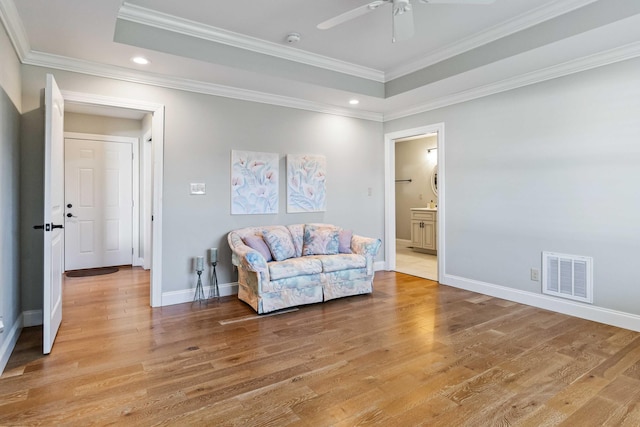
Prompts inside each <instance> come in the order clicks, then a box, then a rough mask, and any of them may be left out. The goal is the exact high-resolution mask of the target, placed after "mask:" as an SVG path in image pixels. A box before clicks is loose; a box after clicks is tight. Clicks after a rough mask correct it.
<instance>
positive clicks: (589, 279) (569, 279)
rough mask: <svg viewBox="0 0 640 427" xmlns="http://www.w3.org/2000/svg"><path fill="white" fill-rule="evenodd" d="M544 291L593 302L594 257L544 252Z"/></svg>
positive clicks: (558, 295) (549, 293) (548, 293)
mask: <svg viewBox="0 0 640 427" xmlns="http://www.w3.org/2000/svg"><path fill="white" fill-rule="evenodd" d="M542 293H545V294H547V295H554V296H557V297H562V298H569V299H572V300H576V301H582V302H588V303H589V304H591V303H593V258H591V257H587V256H579V255H567V254H558V253H554V252H543V253H542Z"/></svg>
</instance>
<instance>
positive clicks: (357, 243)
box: [351, 234, 382, 258]
mask: <svg viewBox="0 0 640 427" xmlns="http://www.w3.org/2000/svg"><path fill="white" fill-rule="evenodd" d="M381 244H382V241H381V240H380V239H374V238H371V237H364V236H358V235H356V234H354V235H353V237H352V238H351V250H352V251H353V253H354V254H358V255H365V256H366V255H369V256H371V257H372V258H374V257H375V256H376V255H378V250H380V245H381Z"/></svg>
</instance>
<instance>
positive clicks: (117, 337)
mask: <svg viewBox="0 0 640 427" xmlns="http://www.w3.org/2000/svg"><path fill="white" fill-rule="evenodd" d="M148 302H149V276H148V274H147V273H145V272H144V271H142V270H140V269H137V268H134V269H123V270H121V271H120V272H118V273H116V274H112V275H107V276H98V277H88V278H74V279H66V280H65V284H64V318H63V323H62V326H61V328H60V332H59V335H58V338H57V340H56V343H55V346H54V347H53V351H52V353H51V354H50V355H49V356H42V355H41V354H40V353H41V340H42V335H41V329H40V328H29V329H25V330H24V331H23V334H22V336H21V337H20V340H19V342H18V344H17V348H16V350H15V351H14V354H13V355H12V357H11V359H10V361H9V364H8V366H7V368H6V370H5V373H4V374H3V375H2V376H1V377H0V425H80V426H85V425H107V424H115V425H145V426H146V425H179V426H184V425H228V426H287V425H294V426H354V425H382V426H413V425H426V426H515V425H518V426H555V425H563V426H609V425H621V426H638V425H640V334H639V333H636V332H632V331H628V330H624V329H620V328H615V327H612V326H606V325H601V324H598V323H594V322H589V321H586V320H581V319H576V318H571V317H568V316H564V315H561V314H556V313H552V312H548V311H544V310H540V309H536V308H532V307H528V306H524V305H520V304H516V303H512V302H508V301H504V300H500V299H497V298H492V297H488V296H484V295H479V294H474V293H471V292H467V291H463V290H459V289H455V288H451V287H447V286H438V285H437V284H436V283H435V282H432V281H429V280H424V279H419V278H416V277H413V276H408V275H404V274H400V273H393V272H378V273H377V274H376V280H375V291H374V293H373V294H372V295H363V296H356V297H350V298H344V299H340V300H335V301H330V302H327V303H324V304H316V305H311V306H304V307H300V309H299V310H297V311H292V312H288V313H284V314H280V315H275V316H268V317H260V318H254V316H253V315H254V314H255V313H254V312H253V311H252V310H251V309H250V308H249V307H248V306H247V305H245V304H244V303H242V302H240V301H238V300H237V299H236V298H234V297H227V298H223V299H221V300H220V301H219V302H218V301H216V302H213V303H211V304H208V305H205V304H202V305H200V304H194V305H192V304H181V305H175V306H169V307H164V308H156V309H151V308H149V306H148ZM247 316H249V317H247ZM234 320H237V321H234Z"/></svg>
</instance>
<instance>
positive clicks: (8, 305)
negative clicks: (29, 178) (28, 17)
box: [0, 26, 22, 371]
mask: <svg viewBox="0 0 640 427" xmlns="http://www.w3.org/2000/svg"><path fill="white" fill-rule="evenodd" d="M0 58H2V66H1V67H0V69H1V71H0V206H1V208H0V224H1V225H0V228H1V230H2V233H0V317H2V321H3V324H4V332H3V333H0V361H2V362H0V371H1V370H2V368H4V363H3V362H5V361H6V360H5V359H8V355H9V354H8V353H9V352H10V351H11V350H12V349H11V348H9V344H10V342H11V339H12V337H10V332H11V331H12V329H13V328H15V327H17V325H18V324H19V323H18V322H19V319H20V314H21V313H22V310H21V301H20V267H19V260H20V258H19V252H20V240H19V225H20V212H19V209H18V207H19V203H18V197H19V193H20V184H19V182H20V181H19V166H20V162H19V146H20V72H19V69H20V65H19V62H18V59H17V57H16V56H15V53H14V52H13V48H12V46H11V43H10V41H9V38H8V37H7V34H6V33H5V31H4V28H2V26H0ZM18 332H19V331H18Z"/></svg>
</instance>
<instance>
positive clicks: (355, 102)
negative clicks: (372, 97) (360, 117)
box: [349, 99, 360, 105]
mask: <svg viewBox="0 0 640 427" xmlns="http://www.w3.org/2000/svg"><path fill="white" fill-rule="evenodd" d="M349 104H351V105H358V104H360V101H358V100H357V99H352V100H350V101H349Z"/></svg>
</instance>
